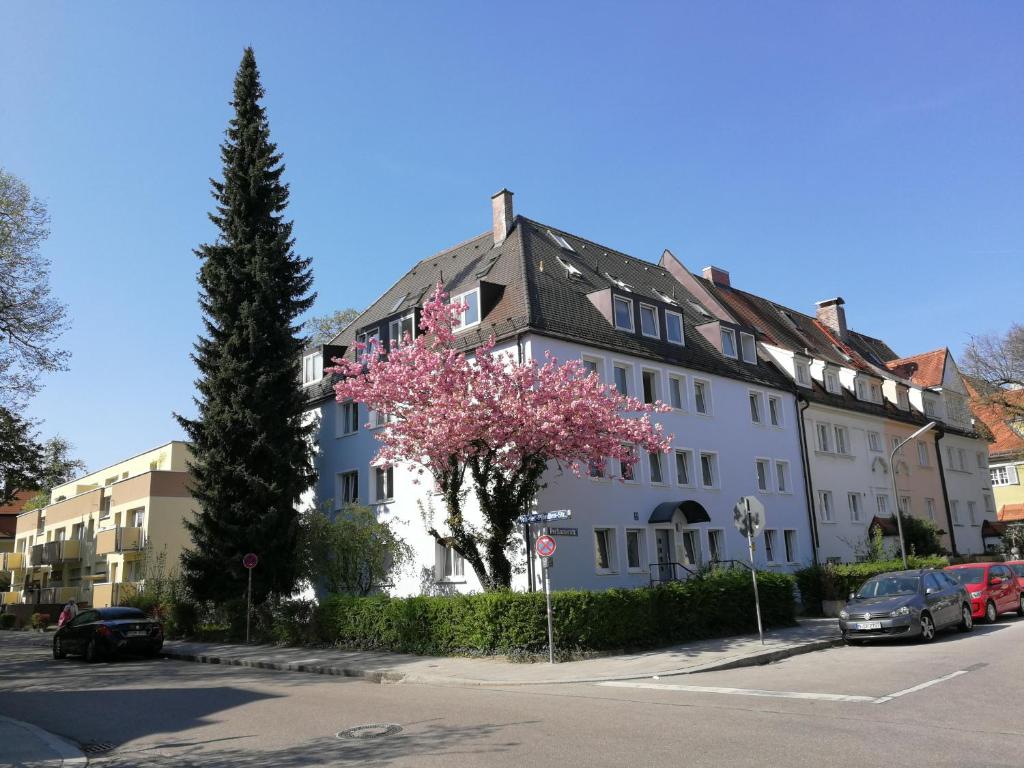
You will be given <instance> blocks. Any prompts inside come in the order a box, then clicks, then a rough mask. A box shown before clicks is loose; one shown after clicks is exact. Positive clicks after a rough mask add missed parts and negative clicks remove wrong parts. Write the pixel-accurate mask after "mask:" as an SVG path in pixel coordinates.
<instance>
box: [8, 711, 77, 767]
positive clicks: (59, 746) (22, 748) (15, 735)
mask: <svg viewBox="0 0 1024 768" xmlns="http://www.w3.org/2000/svg"><path fill="white" fill-rule="evenodd" d="M0 752H2V755H0V759H2V760H4V761H9V762H4V763H3V764H4V765H16V766H18V768H60V767H61V766H68V768H71V766H84V765H86V757H85V755H83V754H82V753H81V752H80V751H79V749H78V747H76V746H75V745H74V744H72V743H71V742H69V741H65V740H64V739H62V738H61V737H60V736H54V735H53V734H52V733H49V732H47V731H44V730H43V729H41V728H37V727H36V726H34V725H30V724H29V723H23V722H21V721H20V720H13V719H11V718H9V717H3V716H2V715H0Z"/></svg>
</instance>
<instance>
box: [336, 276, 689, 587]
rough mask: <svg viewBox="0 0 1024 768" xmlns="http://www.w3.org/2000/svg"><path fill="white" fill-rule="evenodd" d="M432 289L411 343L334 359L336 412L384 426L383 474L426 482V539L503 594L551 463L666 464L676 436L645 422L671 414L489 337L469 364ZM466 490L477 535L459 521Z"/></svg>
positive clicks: (452, 313)
mask: <svg viewBox="0 0 1024 768" xmlns="http://www.w3.org/2000/svg"><path fill="white" fill-rule="evenodd" d="M447 299H448V296H447V294H446V293H445V292H444V289H443V288H442V286H441V285H440V284H438V286H437V288H436V290H435V291H434V294H433V297H432V298H431V299H430V301H429V302H428V303H427V304H426V305H425V306H424V308H423V313H422V320H421V323H420V327H421V329H422V331H423V332H422V333H421V334H420V335H419V336H417V337H416V338H415V339H410V338H409V337H408V335H407V336H406V338H405V339H403V340H402V341H401V342H398V341H396V340H392V341H391V344H390V348H389V349H387V350H385V349H383V348H382V347H381V346H380V345H379V343H378V342H377V341H376V340H374V341H372V342H371V343H370V345H363V344H357V345H356V347H357V348H358V349H359V352H358V353H357V357H358V358H359V359H358V360H357V361H351V360H344V359H337V360H335V363H336V365H337V367H336V368H334V369H332V370H333V372H335V373H339V374H342V376H343V378H342V379H341V380H340V381H339V382H338V383H337V384H336V385H335V392H336V394H337V399H338V401H339V402H342V401H345V400H350V399H351V400H354V401H357V402H360V403H364V404H365V405H366V406H367V407H368V408H370V409H371V410H374V411H378V412H381V413H386V414H388V415H389V417H390V419H389V420H388V422H387V424H386V425H385V426H384V428H383V429H381V430H380V431H378V432H377V439H378V440H379V441H380V443H381V447H380V450H379V452H378V454H377V457H376V459H375V463H376V464H377V465H378V466H389V465H393V464H398V463H408V464H412V465H414V466H417V467H418V468H419V471H420V473H421V474H423V473H428V474H429V475H431V476H432V478H433V481H434V484H435V486H436V489H437V490H438V492H439V493H440V494H441V496H442V497H443V499H444V504H445V513H446V518H445V521H444V522H445V525H446V526H447V528H448V530H449V531H450V533H451V535H450V537H444V536H442V535H441V534H440V533H438V532H437V531H436V530H434V529H433V528H431V530H430V532H431V534H432V535H434V537H435V538H437V539H438V540H443V541H447V542H450V543H451V546H452V547H453V548H454V549H455V551H456V552H458V553H459V554H460V555H462V556H463V557H464V558H465V559H466V561H467V562H468V563H469V564H470V565H471V566H472V568H473V571H474V572H475V573H476V575H477V577H478V578H479V579H480V583H481V584H482V585H483V587H484V589H487V590H493V589H502V588H508V587H509V586H510V585H511V581H512V564H511V562H510V560H509V552H510V548H511V545H512V543H513V537H514V535H515V532H516V518H517V517H518V516H519V515H521V514H523V513H525V512H527V511H529V510H530V508H531V504H532V503H533V500H534V498H535V497H536V495H537V492H538V490H539V489H540V487H541V480H542V477H543V474H544V472H545V470H546V469H547V468H548V467H549V465H551V464H552V463H554V464H557V465H559V466H562V467H565V468H567V469H569V470H570V471H572V472H573V473H575V474H576V475H580V474H582V473H583V472H584V471H586V470H587V469H588V468H589V467H590V466H592V465H599V466H603V465H604V464H605V463H606V462H608V461H612V462H622V463H623V464H624V465H627V466H632V465H633V464H635V463H636V461H637V457H638V455H640V452H641V451H658V452H662V453H667V452H668V450H669V445H670V443H671V436H668V437H666V436H664V435H663V434H662V427H661V425H660V424H654V423H652V422H651V419H650V414H651V413H654V412H664V411H667V410H669V408H668V407H667V406H665V405H662V404H660V403H659V404H655V405H649V404H645V403H643V402H641V401H639V400H637V399H636V398H632V397H624V396H622V395H621V394H619V393H618V391H616V390H615V389H613V388H611V387H608V386H606V385H604V384H603V383H602V382H601V380H600V378H599V377H598V376H597V375H596V374H588V373H586V371H585V370H584V369H583V366H582V363H581V361H579V360H569V361H565V362H561V363H560V362H559V361H557V360H556V359H554V358H552V357H550V356H548V357H547V359H546V360H545V362H544V363H543V364H542V365H538V364H537V363H535V362H533V361H531V362H527V363H519V362H517V361H515V360H512V359H510V358H509V357H508V356H507V355H505V354H503V353H500V352H497V353H495V352H493V348H494V338H493V337H492V338H491V339H490V340H489V341H487V342H486V343H484V344H482V345H481V346H479V347H477V348H476V349H475V350H472V351H471V352H470V354H469V355H467V353H466V352H464V351H462V350H460V349H459V348H458V345H457V343H456V338H455V333H454V331H453V328H454V327H457V326H458V322H459V318H460V317H461V315H462V313H463V312H464V311H465V310H466V305H464V304H448V303H447ZM467 477H468V478H470V479H471V480H472V484H473V489H474V490H475V492H476V496H477V499H478V501H479V505H480V510H481V513H482V518H483V522H482V525H474V524H472V523H471V522H469V521H467V520H466V518H465V516H464V514H463V507H464V501H465V499H466V496H467V494H468V491H469V488H468V487H467V482H466V481H467Z"/></svg>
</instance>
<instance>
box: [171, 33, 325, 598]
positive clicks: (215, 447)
mask: <svg viewBox="0 0 1024 768" xmlns="http://www.w3.org/2000/svg"><path fill="white" fill-rule="evenodd" d="M262 97H263V87H262V86H261V85H260V79H259V72H258V70H257V68H256V59H255V56H254V55H253V51H252V49H251V48H246V50H245V54H244V55H243V56H242V63H241V66H240V67H239V69H238V74H237V75H236V77H235V89H234V100H233V101H232V102H231V106H232V107H234V110H235V115H234V117H233V118H232V119H231V121H230V123H229V125H228V130H227V134H226V136H227V138H226V140H225V141H224V143H223V144H222V145H221V158H222V161H223V166H224V177H223V180H222V181H213V180H211V184H212V185H213V197H214V199H215V200H216V212H215V213H212V214H210V218H211V220H212V221H213V223H214V224H216V225H217V228H218V229H219V230H220V233H219V236H218V237H217V239H216V241H215V242H213V243H211V244H207V245H202V246H200V247H199V248H198V249H197V250H196V255H197V256H199V258H200V259H202V266H201V267H200V270H199V286H200V294H199V305H200V307H201V309H202V311H203V324H204V326H205V329H206V330H205V334H203V335H201V336H200V337H199V339H198V341H197V342H196V344H195V352H194V354H193V355H192V359H193V360H194V361H195V363H196V366H197V367H198V369H199V379H198V380H197V381H196V388H197V390H198V396H197V397H196V398H195V403H196V405H197V407H198V417H197V418H196V419H187V418H183V417H181V416H178V417H177V418H178V421H179V423H180V424H181V425H182V427H183V428H184V429H185V432H186V433H187V434H188V436H189V438H190V439H191V440H192V444H193V450H194V454H195V459H194V462H193V464H192V466H191V470H192V475H193V479H192V493H193V496H194V497H195V499H196V501H197V502H198V503H199V507H200V509H199V510H197V515H196V518H195V521H194V522H193V521H188V528H189V532H190V534H191V536H192V542H193V547H192V548H190V549H188V550H187V551H186V552H185V554H184V555H183V556H182V572H183V576H184V577H185V580H186V582H187V584H188V586H189V587H190V588H191V589H192V591H193V593H194V594H195V595H196V597H198V598H200V599H209V600H217V601H221V600H231V599H235V598H241V597H243V596H244V594H245V585H246V578H247V574H246V572H245V569H244V568H243V567H242V563H241V560H242V557H243V555H244V554H245V553H247V552H255V553H256V554H258V555H259V565H258V566H257V567H256V570H255V571H254V573H253V601H254V602H260V601H262V600H263V599H264V598H266V597H267V596H268V595H270V594H279V595H285V594H288V593H290V592H291V591H292V590H293V589H294V588H295V585H296V581H297V579H298V577H299V573H300V565H301V564H300V558H299V556H298V552H297V548H298V536H299V519H298V513H297V511H296V506H297V504H298V502H299V498H300V496H301V495H302V494H303V493H304V492H305V491H306V490H307V489H308V488H309V487H310V486H311V485H312V483H313V480H314V474H313V468H312V465H311V462H310V455H309V451H308V440H309V439H310V436H311V427H310V426H304V425H303V419H302V396H301V391H300V388H299V386H298V384H299V380H300V379H299V373H300V368H299V364H300V357H301V353H302V348H303V339H302V338H301V336H300V332H301V326H300V325H299V324H297V322H296V321H297V318H298V317H299V315H301V314H302V313H303V312H305V311H306V310H307V309H309V307H310V306H311V305H312V304H313V300H314V298H315V295H314V294H312V293H311V292H310V287H311V285H312V275H311V273H310V271H309V260H308V259H302V258H299V257H298V256H297V255H296V254H295V253H294V251H293V250H292V248H293V244H294V241H293V239H292V223H291V222H290V221H286V220H285V219H284V217H283V213H284V211H285V208H286V206H287V204H288V185H287V184H285V183H283V182H282V181H281V174H282V173H283V171H284V165H283V164H282V163H281V155H280V154H279V153H278V152H277V147H276V145H275V144H274V143H273V142H271V140H270V127H269V124H268V122H267V116H266V112H265V110H264V108H263V107H262V106H261V105H260V100H261V98H262Z"/></svg>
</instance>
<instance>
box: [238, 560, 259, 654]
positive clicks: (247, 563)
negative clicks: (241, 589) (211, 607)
mask: <svg viewBox="0 0 1024 768" xmlns="http://www.w3.org/2000/svg"><path fill="white" fill-rule="evenodd" d="M259 561H260V559H259V558H258V557H256V555H255V554H254V553H252V552H250V553H249V554H247V555H246V556H245V557H243V558H242V565H243V567H244V568H245V570H247V571H248V572H249V586H248V587H247V588H246V590H245V644H246V645H248V644H249V617H250V616H252V569H253V568H255V567H256V563H258V562H259Z"/></svg>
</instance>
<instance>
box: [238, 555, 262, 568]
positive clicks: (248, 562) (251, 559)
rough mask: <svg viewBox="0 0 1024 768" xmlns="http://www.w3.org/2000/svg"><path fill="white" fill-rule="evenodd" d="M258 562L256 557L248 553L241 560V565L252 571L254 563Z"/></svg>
mask: <svg viewBox="0 0 1024 768" xmlns="http://www.w3.org/2000/svg"><path fill="white" fill-rule="evenodd" d="M259 561H260V559H259V558H258V557H256V555H255V554H254V553H253V552H250V553H249V554H247V555H246V556H245V557H243V558H242V565H244V566H245V567H246V568H250V569H252V568H255V567H256V563H258V562H259Z"/></svg>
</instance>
